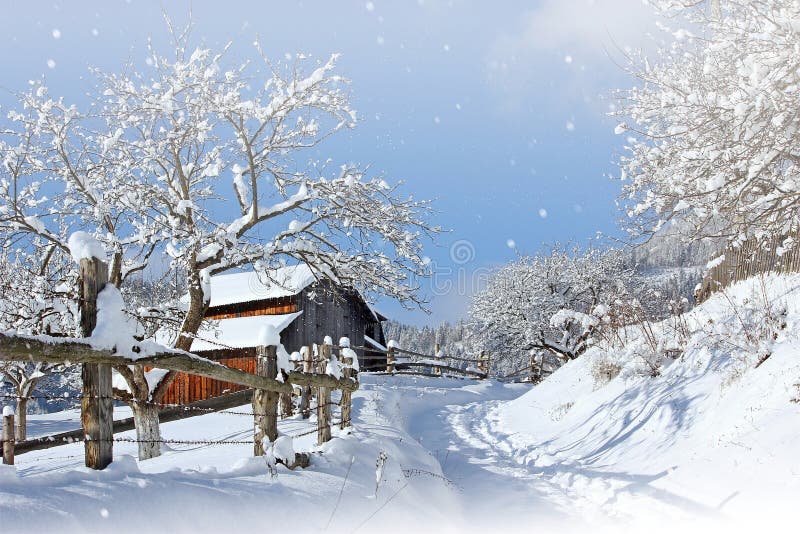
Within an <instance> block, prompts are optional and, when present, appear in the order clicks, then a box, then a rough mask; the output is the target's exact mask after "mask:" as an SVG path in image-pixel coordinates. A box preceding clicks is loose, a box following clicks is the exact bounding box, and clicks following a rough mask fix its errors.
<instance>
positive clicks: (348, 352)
mask: <svg viewBox="0 0 800 534" xmlns="http://www.w3.org/2000/svg"><path fill="white" fill-rule="evenodd" d="M352 354H353V353H352V349H350V339H349V338H346V337H343V338H342V339H340V340H339V361H340V362H341V363H342V378H352V377H353V356H352ZM352 399H353V393H352V392H351V391H347V390H342V400H341V404H342V409H341V413H342V421H341V423H339V428H341V429H342V430H344V429H345V428H347V427H348V426H350V413H351V409H352V402H353V401H352Z"/></svg>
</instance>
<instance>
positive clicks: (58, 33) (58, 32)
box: [53, 28, 61, 39]
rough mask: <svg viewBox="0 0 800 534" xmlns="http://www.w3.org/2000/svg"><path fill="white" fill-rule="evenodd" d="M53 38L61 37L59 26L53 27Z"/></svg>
mask: <svg viewBox="0 0 800 534" xmlns="http://www.w3.org/2000/svg"><path fill="white" fill-rule="evenodd" d="M53 39H61V30H59V29H58V28H54V29H53Z"/></svg>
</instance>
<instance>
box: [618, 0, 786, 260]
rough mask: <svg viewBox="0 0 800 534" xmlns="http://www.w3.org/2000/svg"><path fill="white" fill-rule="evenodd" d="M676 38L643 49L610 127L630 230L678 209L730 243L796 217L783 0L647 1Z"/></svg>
mask: <svg viewBox="0 0 800 534" xmlns="http://www.w3.org/2000/svg"><path fill="white" fill-rule="evenodd" d="M653 3H654V4H655V5H656V6H657V7H658V8H659V9H661V10H662V11H664V12H667V13H669V14H670V15H672V16H673V19H672V20H673V22H672V24H680V25H683V26H685V28H683V29H678V30H674V31H673V33H674V36H675V37H676V40H675V41H674V44H673V45H672V47H671V48H669V49H664V50H662V52H661V56H660V57H659V58H658V59H657V60H656V61H650V60H647V59H645V58H641V59H640V60H639V61H637V62H635V63H634V66H633V67H632V72H633V74H634V75H635V76H637V77H638V79H639V80H640V84H639V85H638V86H637V87H635V88H633V89H630V90H628V91H625V92H623V93H621V94H620V100H621V108H620V111H619V113H618V114H619V116H620V117H621V118H622V119H623V120H624V121H625V122H623V123H621V124H620V125H619V126H618V128H617V131H618V132H619V133H623V132H626V133H627V135H628V142H627V152H628V153H627V155H625V156H624V157H622V158H621V161H620V165H621V168H622V171H623V173H622V174H623V176H622V177H623V183H624V196H625V197H626V199H627V211H628V215H629V216H630V217H631V219H632V220H633V221H634V225H633V230H634V232H636V233H638V232H642V231H644V232H653V231H657V230H659V229H660V228H661V227H663V226H664V225H665V224H667V223H669V222H670V221H673V220H679V221H682V222H683V223H684V224H686V223H688V225H689V227H690V228H691V230H690V231H689V232H688V233H689V234H690V236H689V237H704V236H712V237H713V236H722V237H725V238H727V239H728V240H729V241H731V242H733V244H737V243H741V242H742V241H743V240H745V239H747V238H750V237H754V238H757V239H759V238H763V237H765V236H775V235H785V234H787V233H789V232H791V231H793V230H796V229H797V228H798V222H800V219H799V216H800V212H799V211H798V208H797V206H798V200H800V196H798V191H800V187H798V175H799V173H798V169H800V167H799V166H798V165H800V153H799V152H798V148H797V146H798V143H797V135H798V133H797V132H798V125H799V124H800V118H798V116H797V111H796V110H797V109H798V104H800V100H798V98H799V97H798V94H799V93H798V91H797V85H798V81H800V78H799V77H800V74H798V72H800V70H798V66H800V65H799V64H798V61H799V60H798V54H797V48H798V46H800V37H798V32H797V22H796V21H797V20H798V18H800V6H798V4H797V3H796V2H793V1H789V0H756V1H750V0H747V1H745V0H726V1H723V2H712V5H711V6H710V9H705V8H706V7H707V6H704V5H703V6H701V5H699V4H704V3H699V2H675V1H668V0H664V1H656V2H653Z"/></svg>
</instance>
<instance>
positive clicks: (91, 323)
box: [78, 258, 114, 469]
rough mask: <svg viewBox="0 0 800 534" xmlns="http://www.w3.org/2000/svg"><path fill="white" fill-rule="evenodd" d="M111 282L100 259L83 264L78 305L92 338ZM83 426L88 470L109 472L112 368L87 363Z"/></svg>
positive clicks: (83, 328) (84, 331) (85, 329)
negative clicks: (101, 298) (100, 302)
mask: <svg viewBox="0 0 800 534" xmlns="http://www.w3.org/2000/svg"><path fill="white" fill-rule="evenodd" d="M107 282H108V265H106V263H105V262H103V261H101V260H99V259H97V258H91V259H89V258H83V259H81V262H80V280H79V282H78V304H79V308H80V323H81V334H82V335H83V336H84V337H89V336H91V335H92V331H94V327H95V326H97V295H98V294H99V293H100V291H102V289H103V287H105V285H106V283H107ZM81 377H82V379H83V396H82V397H81V424H82V426H83V434H84V451H85V462H86V467H90V468H92V469H105V467H106V466H108V464H110V463H111V461H112V459H113V456H114V451H113V446H114V443H113V441H112V440H113V439H114V430H113V424H114V401H113V399H112V391H111V366H110V365H107V364H96V363H84V364H83V368H82V371H81Z"/></svg>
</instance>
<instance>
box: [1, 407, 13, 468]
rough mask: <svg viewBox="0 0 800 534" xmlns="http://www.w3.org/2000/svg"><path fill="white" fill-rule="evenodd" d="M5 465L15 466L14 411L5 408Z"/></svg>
mask: <svg viewBox="0 0 800 534" xmlns="http://www.w3.org/2000/svg"><path fill="white" fill-rule="evenodd" d="M3 463H4V464H6V465H14V411H13V410H11V407H10V406H7V407H5V408H3Z"/></svg>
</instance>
